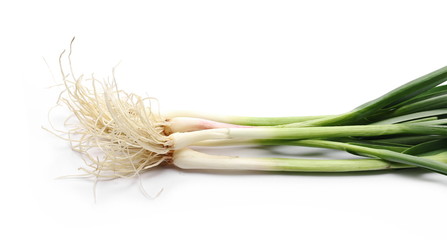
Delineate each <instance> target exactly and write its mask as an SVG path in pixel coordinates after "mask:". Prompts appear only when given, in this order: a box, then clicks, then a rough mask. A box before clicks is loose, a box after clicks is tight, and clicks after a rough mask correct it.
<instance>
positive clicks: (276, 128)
mask: <svg viewBox="0 0 447 240" xmlns="http://www.w3.org/2000/svg"><path fill="white" fill-rule="evenodd" d="M61 66H62V55H61ZM70 69H71V68H70ZM61 76H62V77H63V82H64V86H65V89H64V91H63V93H62V94H61V96H60V98H59V103H61V104H63V105H65V106H67V107H68V108H69V109H70V110H71V112H72V113H73V115H74V116H75V121H74V122H73V123H70V124H67V126H68V128H69V129H68V130H67V131H65V132H64V133H65V134H67V137H66V139H67V140H69V141H70V143H71V146H72V149H73V150H75V151H77V152H79V153H80V154H81V155H82V156H83V158H84V160H85V164H86V165H85V166H84V167H83V168H82V170H84V171H85V172H86V175H88V176H95V177H97V178H100V179H104V178H105V179H107V178H116V177H130V176H135V175H138V174H140V173H142V172H144V171H147V170H149V169H151V168H154V167H157V166H163V165H173V166H176V167H179V168H183V169H222V170H223V169H227V170H256V171H295V172H350V171H370V170H383V169H399V168H412V167H420V168H425V169H429V170H432V171H435V172H438V173H442V174H447V126H446V124H447V117H446V116H447V86H445V85H441V84H442V83H443V82H444V81H446V80H447V67H444V68H441V69H439V70H436V71H434V72H432V73H429V74H427V75H425V76H422V77H420V78H418V79H416V80H413V81H410V82H408V83H407V84H405V85H403V86H400V87H398V88H396V89H394V90H392V91H390V92H388V93H386V94H385V95H383V96H381V97H379V98H377V99H375V100H372V101H370V102H367V103H365V104H363V105H361V106H359V107H357V108H355V109H354V110H352V111H349V112H347V113H342V114H339V115H323V116H304V117H301V116H299V117H236V116H215V115H206V114H198V113H193V112H175V113H171V114H166V115H163V114H160V113H159V110H158V105H157V104H154V103H153V99H151V98H143V97H140V96H138V95H136V94H129V93H126V92H124V91H122V90H120V89H118V88H117V86H116V84H115V81H114V80H113V81H109V82H104V81H99V80H97V79H94V78H93V77H91V78H85V77H84V76H75V75H74V74H73V72H72V71H69V72H68V73H66V72H65V71H64V69H63V68H62V67H61ZM232 145H257V146H268V145H285V146H307V147H315V148H324V149H336V150H342V151H346V152H349V153H351V154H354V155H357V156H360V157H358V158H354V159H352V158H351V159H306V158H300V157H299V156H296V158H290V157H289V158H259V157H251V158H250V157H238V156H216V155H210V154H205V153H202V152H199V151H197V150H193V149H192V147H194V146H208V147H214V146H232Z"/></svg>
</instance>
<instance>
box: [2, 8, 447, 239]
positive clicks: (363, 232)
mask: <svg viewBox="0 0 447 240" xmlns="http://www.w3.org/2000/svg"><path fill="white" fill-rule="evenodd" d="M446 8H447V5H446V4H445V3H443V1H244V0H238V1H229V0H227V1H102V2H101V1H3V2H2V3H0V26H1V28H0V29H1V31H0V35H1V37H0V81H1V87H2V88H1V94H0V96H1V109H2V114H1V118H0V122H1V123H2V124H1V126H2V134H1V140H2V143H1V146H2V154H1V155H0V156H1V165H0V166H1V170H2V171H1V172H2V174H0V177H1V180H2V181H1V183H0V184H1V198H0V203H1V205H0V207H1V212H0V220H2V221H3V222H2V223H0V226H1V229H2V230H1V231H0V236H1V238H2V239H26V238H33V239H36V238H39V239H40V238H41V239H274V238H275V239H277V238H281V239H298V238H299V239H391V238H394V239H397V238H399V239H421V238H424V239H445V237H444V235H445V220H444V218H443V217H444V216H445V215H446V214H447V206H446V203H447V178H446V177H445V176H441V175H438V174H435V173H429V172H427V171H423V170H404V171H393V172H377V173H355V174H276V173H274V174H271V173H268V174H264V173H238V172H232V173H222V172H220V173H219V172H207V171H181V170H177V169H173V168H172V169H159V170H154V171H152V172H148V173H145V174H143V175H142V177H141V185H142V186H143V187H144V189H145V190H146V191H147V193H148V194H149V195H151V196H154V195H156V194H157V192H159V191H160V190H161V189H163V192H162V193H161V194H160V196H159V197H158V198H155V199H152V200H151V199H148V198H145V197H144V195H143V194H142V192H141V190H140V188H139V186H140V184H139V181H138V179H125V180H123V179H121V180H116V181H109V182H101V183H99V184H98V186H97V190H96V194H97V198H96V203H95V202H94V197H93V191H92V190H93V183H92V182H89V181H84V180H78V179H75V180H55V178H56V177H58V176H62V175H67V174H72V173H77V168H78V167H80V166H81V165H82V164H81V161H80V159H79V156H78V155H77V154H75V153H73V152H72V151H71V150H70V149H69V146H68V143H67V142H64V141H61V140H60V139H58V138H56V137H54V136H52V135H51V134H49V133H47V132H45V131H43V130H42V129H41V126H48V123H47V112H48V110H49V109H50V108H51V107H52V106H53V105H54V104H55V101H56V98H57V95H58V92H59V91H60V89H57V88H48V87H49V86H52V85H54V84H57V83H58V81H59V82H60V76H59V74H58V64H57V59H58V56H59V54H60V53H61V51H62V50H63V49H66V48H68V45H69V42H70V40H71V38H72V37H73V36H76V38H77V39H76V41H75V43H74V52H73V66H74V69H75V72H77V73H79V74H81V73H84V74H91V73H95V74H96V76H97V77H99V78H102V77H104V78H105V77H107V76H110V75H111V69H112V68H113V67H114V66H115V65H117V64H118V63H120V62H121V63H120V65H119V67H118V69H117V72H116V74H117V80H118V84H119V86H120V87H121V88H122V89H125V90H127V91H130V92H136V93H138V94H141V95H149V96H153V97H156V98H158V99H159V100H160V104H161V107H162V109H163V110H165V111H168V110H177V109H188V110H197V111H204V112H211V113H220V114H239V115H252V116H284V115H315V114H335V113H341V112H344V111H348V110H350V109H352V108H354V107H356V106H357V105H359V104H361V103H363V102H365V101H368V100H371V99H373V98H374V97H377V96H379V95H381V94H383V93H385V92H386V91H388V90H391V89H393V88H394V87H397V86H399V85H401V84H403V83H405V82H407V81H409V80H412V79H414V78H416V77H419V76H421V75H423V74H426V73H428V72H430V71H432V70H435V69H437V68H440V67H442V66H444V65H446V64H447V31H446V26H447V14H446V11H445V10H446ZM44 59H45V60H46V62H47V63H48V64H46V63H45V61H44ZM47 65H48V66H47ZM52 75H54V79H53V77H52ZM57 120H60V119H56V121H57ZM292 151H295V152H298V153H301V154H304V155H307V156H312V155H313V154H315V151H314V150H309V149H293V150H292ZM216 152H219V153H224V154H242V155H243V154H247V155H248V154H251V155H271V154H273V153H271V152H269V150H260V149H220V150H218V151H216ZM323 153H324V154H327V155H332V154H335V153H333V152H326V151H324V152H323Z"/></svg>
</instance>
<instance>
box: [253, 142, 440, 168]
mask: <svg viewBox="0 0 447 240" xmlns="http://www.w3.org/2000/svg"><path fill="white" fill-rule="evenodd" d="M258 143H262V144H264V145H294V146H296V145H299V146H309V147H321V148H330V149H338V150H343V151H349V152H355V153H356V154H361V155H363V156H369V157H377V158H380V159H383V160H387V161H391V162H395V163H401V164H407V165H413V166H418V167H422V168H426V169H429V170H432V171H435V172H438V173H441V174H444V175H447V163H445V162H441V161H438V160H433V159H430V158H428V157H418V156H413V155H409V154H404V153H398V152H394V151H390V150H387V149H375V148H369V147H364V146H357V145H354V144H349V143H342V142H333V141H326V140H296V141H295V140H294V141H278V140H261V141H258Z"/></svg>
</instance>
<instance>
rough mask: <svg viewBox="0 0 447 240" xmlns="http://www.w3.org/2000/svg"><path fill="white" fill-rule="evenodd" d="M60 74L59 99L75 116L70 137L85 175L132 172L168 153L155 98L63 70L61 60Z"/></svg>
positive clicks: (154, 163) (161, 159)
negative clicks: (79, 157)
mask: <svg viewBox="0 0 447 240" xmlns="http://www.w3.org/2000/svg"><path fill="white" fill-rule="evenodd" d="M62 56H63V54H62V55H61V57H62ZM69 57H70V56H69ZM69 60H70V59H69ZM61 73H62V76H63V82H64V86H65V90H64V91H63V92H62V94H61V96H60V98H59V103H60V104H62V105H65V106H67V107H68V108H69V109H70V111H71V112H72V113H73V114H74V116H75V117H76V119H77V121H76V122H75V123H74V124H70V125H67V127H69V129H68V130H67V134H68V140H69V141H70V143H71V145H72V148H73V150H75V151H77V152H79V153H81V154H82V156H83V158H84V160H85V162H86V164H87V167H83V168H81V169H82V170H84V171H85V172H86V173H87V175H90V176H96V177H98V178H100V179H107V178H116V177H132V176H135V175H137V174H139V173H140V172H141V171H144V170H147V169H149V168H152V167H155V166H157V165H159V164H160V163H162V162H164V161H167V160H169V159H170V158H171V157H172V156H171V155H172V154H171V146H172V143H171V142H170V140H169V138H168V137H167V136H166V134H165V133H164V129H165V125H166V121H165V120H164V119H163V118H162V117H161V116H160V115H159V114H158V110H157V109H156V108H154V107H153V106H154V105H156V104H153V99H151V98H142V97H140V96H137V95H135V94H129V93H125V92H123V91H121V90H118V89H117V87H116V84H115V80H114V78H113V79H112V80H111V81H108V82H101V81H99V80H97V79H95V78H94V77H91V78H88V79H86V78H84V77H83V76H79V77H77V76H74V74H73V71H72V70H71V68H70V74H65V73H64V71H63V68H62V63H61Z"/></svg>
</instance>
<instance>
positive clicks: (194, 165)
mask: <svg viewBox="0 0 447 240" xmlns="http://www.w3.org/2000/svg"><path fill="white" fill-rule="evenodd" d="M173 163H174V165H176V166H177V167H179V168H182V169H227V170H263V171H268V170H270V171H271V170H275V167H274V166H275V165H276V163H275V160H268V159H259V158H245V157H244V158H242V157H233V156H216V155H209V154H205V153H201V152H197V151H194V150H191V149H188V148H184V149H180V150H177V151H175V153H174V162H173Z"/></svg>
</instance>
